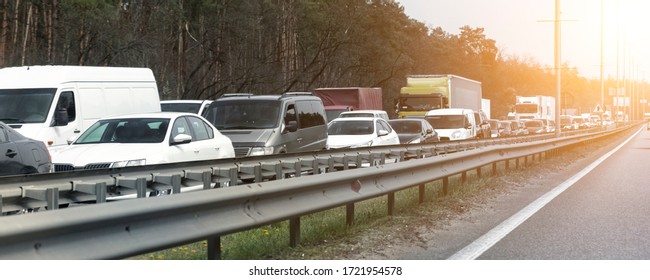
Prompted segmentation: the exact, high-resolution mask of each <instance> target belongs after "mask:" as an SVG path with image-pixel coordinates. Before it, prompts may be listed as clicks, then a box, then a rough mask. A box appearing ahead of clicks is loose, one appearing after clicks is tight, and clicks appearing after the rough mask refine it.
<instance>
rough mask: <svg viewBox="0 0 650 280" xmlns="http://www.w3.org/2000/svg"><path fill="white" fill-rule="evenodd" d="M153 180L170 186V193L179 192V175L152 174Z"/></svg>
mask: <svg viewBox="0 0 650 280" xmlns="http://www.w3.org/2000/svg"><path fill="white" fill-rule="evenodd" d="M153 181H154V182H156V183H161V184H165V185H168V186H171V187H172V193H173V194H177V193H181V175H180V174H172V175H154V176H153Z"/></svg>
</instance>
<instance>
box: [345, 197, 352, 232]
mask: <svg viewBox="0 0 650 280" xmlns="http://www.w3.org/2000/svg"><path fill="white" fill-rule="evenodd" d="M345 224H347V225H348V226H351V225H353V224H354V202H353V203H348V204H346V205H345Z"/></svg>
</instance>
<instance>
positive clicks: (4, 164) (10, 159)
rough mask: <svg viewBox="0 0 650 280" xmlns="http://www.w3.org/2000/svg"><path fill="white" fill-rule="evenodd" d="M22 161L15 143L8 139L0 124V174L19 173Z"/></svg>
mask: <svg viewBox="0 0 650 280" xmlns="http://www.w3.org/2000/svg"><path fill="white" fill-rule="evenodd" d="M22 169H23V163H22V162H21V158H20V155H19V154H18V147H17V146H16V143H14V142H12V141H10V139H9V135H8V134H7V131H6V129H5V128H4V127H3V126H0V176H7V175H16V174H21V173H23V172H22Z"/></svg>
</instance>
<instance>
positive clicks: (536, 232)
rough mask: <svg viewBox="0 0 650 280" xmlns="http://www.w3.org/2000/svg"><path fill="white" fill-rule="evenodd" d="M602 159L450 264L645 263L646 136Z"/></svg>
mask: <svg viewBox="0 0 650 280" xmlns="http://www.w3.org/2000/svg"><path fill="white" fill-rule="evenodd" d="M608 155H609V156H603V157H601V158H600V159H599V160H596V161H594V163H592V164H591V165H590V166H588V167H587V168H585V169H584V170H583V172H582V173H583V174H582V175H584V176H583V177H581V178H575V177H573V179H569V180H567V181H565V182H564V183H562V184H560V185H558V187H556V188H554V189H553V190H551V191H549V192H547V193H546V194H544V195H542V196H540V197H541V198H539V199H537V200H536V201H535V202H533V203H531V204H529V205H528V206H527V207H524V209H522V210H521V211H519V212H518V213H517V214H515V215H513V216H512V217H511V218H510V220H506V221H505V222H504V223H501V224H500V225H499V226H496V227H495V228H493V229H492V230H490V231H489V232H487V233H486V234H485V235H483V236H482V237H481V238H478V239H477V241H475V242H473V243H471V244H469V245H467V246H466V247H464V249H462V250H460V251H458V252H457V253H455V254H454V255H452V256H451V257H450V258H452V259H496V260H503V259H506V260H525V259H534V260H544V259H552V260H573V259H585V260H593V259H607V260H612V259H613V260H617V259H624V260H630V259H632V260H636V259H640V260H647V259H650V131H647V130H645V126H644V127H643V129H642V130H641V131H640V132H639V133H637V134H635V135H634V136H633V137H631V138H630V139H629V141H628V142H625V144H622V145H620V146H619V149H617V150H615V151H614V150H613V151H612V152H610V153H609V154H608ZM597 163H599V164H597ZM596 164H597V165H596ZM590 168H593V169H591V170H590ZM576 177H579V176H576Z"/></svg>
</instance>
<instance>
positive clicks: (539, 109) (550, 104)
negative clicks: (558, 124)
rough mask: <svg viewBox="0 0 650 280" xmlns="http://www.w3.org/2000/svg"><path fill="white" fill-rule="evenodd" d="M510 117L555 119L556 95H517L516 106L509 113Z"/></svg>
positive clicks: (514, 118)
mask: <svg viewBox="0 0 650 280" xmlns="http://www.w3.org/2000/svg"><path fill="white" fill-rule="evenodd" d="M508 119H510V120H522V119H546V120H551V121H555V97H553V96H545V95H536V96H516V97H515V106H514V108H513V110H512V112H510V113H508Z"/></svg>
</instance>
